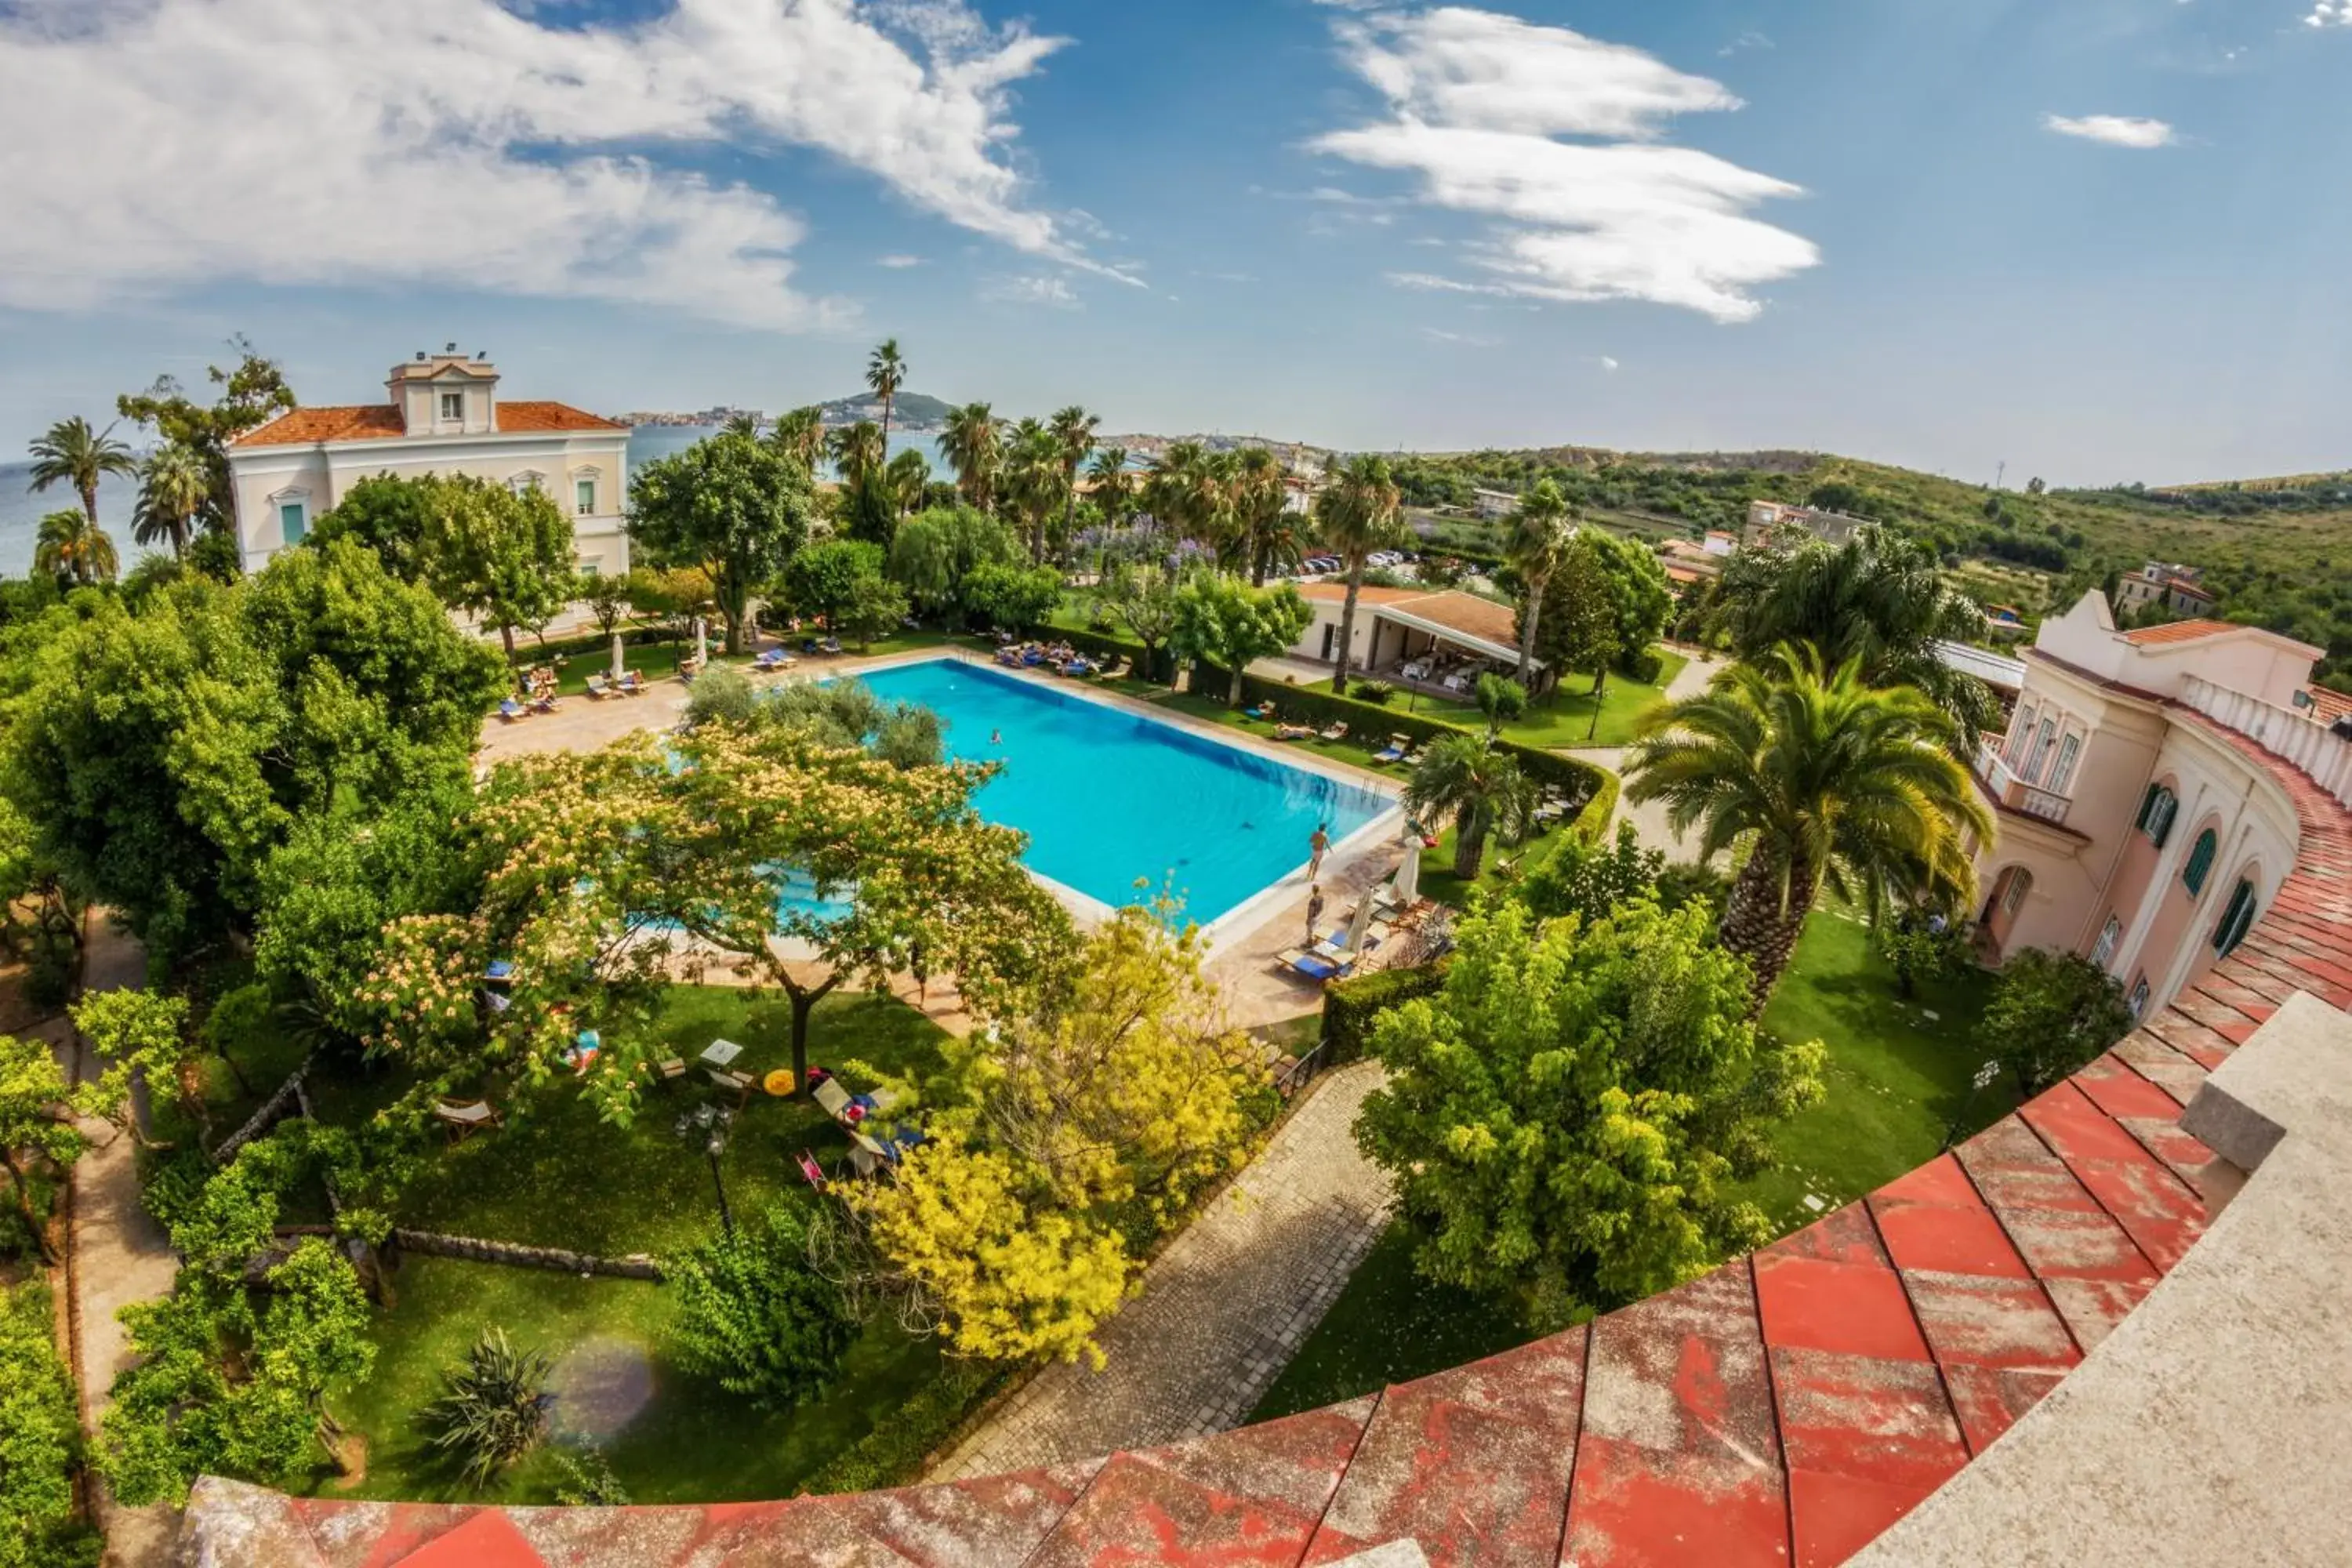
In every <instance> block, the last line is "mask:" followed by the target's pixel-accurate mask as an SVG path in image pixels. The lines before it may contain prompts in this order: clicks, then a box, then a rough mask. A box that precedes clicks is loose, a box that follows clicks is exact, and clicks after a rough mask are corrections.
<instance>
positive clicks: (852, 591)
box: [841, 572, 908, 653]
mask: <svg viewBox="0 0 2352 1568" xmlns="http://www.w3.org/2000/svg"><path fill="white" fill-rule="evenodd" d="M907 609H908V605H907V591H906V590H905V589H904V588H901V587H900V586H898V584H896V583H893V582H891V581H890V580H889V579H887V578H886V577H884V576H883V575H882V574H881V573H879V572H872V573H868V574H866V575H865V576H862V577H859V578H857V579H856V580H855V581H853V582H852V583H851V584H849V602H848V603H847V604H846V605H843V606H842V610H841V627H842V630H844V631H845V632H847V633H848V634H849V635H850V636H851V637H856V639H857V651H858V652H860V653H864V652H865V651H866V649H868V648H869V647H873V645H874V639H875V638H876V637H887V636H888V635H889V634H890V633H892V632H895V631H897V630H898V627H899V626H900V624H901V623H903V622H904V621H905V620H906V618H907Z"/></svg>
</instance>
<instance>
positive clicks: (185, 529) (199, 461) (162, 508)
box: [131, 443, 212, 561]
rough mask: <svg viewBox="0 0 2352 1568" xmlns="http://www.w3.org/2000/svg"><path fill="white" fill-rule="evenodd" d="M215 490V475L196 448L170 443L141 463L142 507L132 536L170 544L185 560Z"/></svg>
mask: <svg viewBox="0 0 2352 1568" xmlns="http://www.w3.org/2000/svg"><path fill="white" fill-rule="evenodd" d="M211 491H212V475H211V474H210V473H209V472H208V471H206V469H205V459H204V458H203V456H202V454H200V453H198V452H197V451H195V450H194V448H193V447H182V446H179V445H177V444H175V443H166V444H165V445H163V446H162V447H157V448H156V449H155V450H154V451H153V452H152V453H151V454H149V456H148V458H147V459H146V460H145V461H144V462H142V463H141V464H140V465H139V510H138V512H137V514H136V515H135V517H134V518H133V519H132V521H131V539H132V540H133V541H134V542H137V543H140V544H145V545H153V544H162V543H169V544H170V545H171V547H172V558H173V560H175V561H180V560H185V559H186V558H187V553H188V539H189V534H190V531H191V529H192V527H193V525H194V522H195V520H196V518H197V517H198V516H199V514H201V513H202V512H203V511H204V509H205V500H207V499H208V498H209V497H210V495H211Z"/></svg>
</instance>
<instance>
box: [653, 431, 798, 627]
mask: <svg viewBox="0 0 2352 1568" xmlns="http://www.w3.org/2000/svg"><path fill="white" fill-rule="evenodd" d="M812 511H813V502H812V500H811V499H810V493H809V485H808V478H807V476H806V475H805V474H804V473H803V472H802V470H801V469H800V468H799V467H798V466H797V465H796V464H795V463H794V461H793V459H792V458H787V457H785V456H784V455H783V454H782V453H781V452H779V451H778V450H777V449H776V448H775V447H772V446H766V445H762V444H761V442H759V441H756V440H751V439H750V438H748V437H740V436H733V435H728V434H725V433H721V434H719V435H717V436H712V437H707V438H705V439H703V440H701V441H698V442H697V443H695V445H693V446H692V447H688V448H687V449H686V450H685V451H683V452H679V453H677V454H675V455H673V456H671V457H667V458H656V459H654V460H653V461H652V462H650V463H647V464H646V465H645V466H644V467H643V468H639V469H638V470H637V474H636V478H635V479H633V480H631V481H630V485H629V537H630V538H631V539H632V540H634V541H635V542H637V543H639V544H641V545H642V546H643V547H644V548H645V549H646V552H647V553H648V554H649V556H650V557H651V561H652V563H653V564H655V565H663V566H672V567H687V566H691V567H699V568H701V569H703V570H704V571H707V572H708V573H709V574H710V588H711V593H712V595H713V596H714V597H715V598H716V599H717V601H718V605H719V615H720V616H722V617H723V618H724V619H725V621H726V623H727V651H728V652H730V653H741V652H742V651H743V626H744V623H745V619H746V616H747V615H748V612H749V610H750V606H751V595H753V594H756V593H758V592H759V591H761V589H762V588H764V587H766V586H767V585H768V584H770V583H772V582H773V581H774V580H775V579H776V577H777V576H778V575H779V574H781V573H782V571H783V569H784V565H785V563H787V562H789V561H790V560H791V559H792V558H793V552H795V551H797V550H799V549H800V547H801V544H802V542H803V541H804V540H806V539H807V537H808V530H809V518H810V516H811V514H812Z"/></svg>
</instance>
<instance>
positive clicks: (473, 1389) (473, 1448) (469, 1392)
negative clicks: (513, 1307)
mask: <svg viewBox="0 0 2352 1568" xmlns="http://www.w3.org/2000/svg"><path fill="white" fill-rule="evenodd" d="M547 1369H548V1359H547V1355H546V1352H542V1351H533V1350H517V1349H516V1348H515V1347H514V1346H513V1345H512V1344H511V1343H509V1342H508V1340H507V1334H506V1331H505V1330H504V1329H486V1330H484V1331H483V1332H482V1336H481V1338H479V1339H478V1340H476V1341H475V1342H474V1348H473V1349H472V1350H471V1351H469V1352H467V1356H466V1360H465V1362H464V1363H463V1364H461V1365H458V1366H453V1367H450V1368H448V1369H447V1370H446V1371H445V1372H444V1373H442V1374H441V1397H440V1398H438V1399H436V1400H435V1401H434V1402H433V1403H432V1404H430V1405H426V1406H425V1410H424V1413H423V1415H421V1417H420V1421H421V1423H422V1425H423V1426H424V1427H425V1430H426V1431H427V1432H429V1433H430V1434H432V1437H433V1446H434V1447H436V1448H439V1449H441V1450H442V1451H443V1452H445V1453H446V1454H448V1455H449V1456H450V1457H452V1458H455V1459H456V1460H457V1462H458V1466H459V1468H460V1470H461V1472H462V1473H463V1474H464V1476H465V1478H466V1479H467V1481H469V1482H471V1483H472V1484H473V1485H474V1486H475V1487H477V1488H481V1487H487V1486H488V1485H489V1484H490V1482H491V1481H492V1480H494V1479H497V1477H498V1473H499V1471H500V1470H502V1469H505V1468H507V1467H508V1466H509V1465H511V1464H513V1463H514V1462H515V1461H516V1460H517V1459H520V1458H522V1457H523V1456H524V1455H526V1454H528V1453H530V1451H531V1450H532V1449H533V1448H536V1447H539V1446H540V1444H541V1443H542V1442H544V1441H545V1440H546V1438H547V1417H548V1412H549V1410H550V1409H551V1407H552V1406H553V1405H554V1404H555V1396H554V1395H553V1394H550V1393H548V1392H547Z"/></svg>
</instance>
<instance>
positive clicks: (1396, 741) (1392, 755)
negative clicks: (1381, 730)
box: [1372, 735, 1412, 763]
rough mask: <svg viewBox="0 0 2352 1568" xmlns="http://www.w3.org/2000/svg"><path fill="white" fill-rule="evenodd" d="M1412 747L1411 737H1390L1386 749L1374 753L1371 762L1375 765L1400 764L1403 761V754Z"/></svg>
mask: <svg viewBox="0 0 2352 1568" xmlns="http://www.w3.org/2000/svg"><path fill="white" fill-rule="evenodd" d="M1411 749H1412V736H1410V735H1391V736H1390V737H1389V743H1388V745H1387V747H1386V748H1385V749H1383V750H1381V751H1378V752H1373V753H1372V761H1374V762H1376V763H1396V762H1402V761H1403V760H1404V754H1405V752H1407V751H1409V750H1411Z"/></svg>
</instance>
